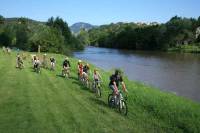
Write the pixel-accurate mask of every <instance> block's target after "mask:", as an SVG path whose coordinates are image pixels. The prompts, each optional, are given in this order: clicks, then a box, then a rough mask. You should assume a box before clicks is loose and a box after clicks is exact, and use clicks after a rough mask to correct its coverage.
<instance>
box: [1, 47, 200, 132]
mask: <svg viewBox="0 0 200 133" xmlns="http://www.w3.org/2000/svg"><path fill="white" fill-rule="evenodd" d="M30 54H32V53H28V52H26V53H25V55H26V56H27V59H26V60H25V61H24V64H25V68H24V69H22V70H18V69H16V68H15V62H16V53H15V52H13V53H11V55H7V54H4V53H3V52H2V50H1V49H0V59H1V60H0V64H1V65H0V75H1V76H0V81H1V84H0V99H1V100H0V132H1V133H4V132H6V133H9V132H10V133H13V132H15V133H27V132H28V133H31V132H37V133H44V132H48V133H55V132H61V133H66V132H68V133H69V132H72V133H74V132H83V133H88V132H95V133H98V132H102V133H103V132H105V133H106V132H109V133H118V132H119V133H121V132H126V133H129V132H130V133H133V132H137V133H145V132H148V133H151V132H152V133H153V132H200V126H199V125H200V113H199V112H200V104H199V103H195V102H192V101H190V100H188V99H185V98H182V97H177V96H175V95H173V94H170V93H164V92H161V91H159V90H157V89H155V88H152V87H148V86H146V85H143V84H141V83H136V82H132V81H128V80H127V79H125V82H126V84H127V88H128V91H129V96H128V107H129V112H128V116H127V117H125V116H122V115H120V114H119V113H118V112H117V111H116V110H114V109H110V108H108V106H107V96H108V94H109V93H110V90H109V89H108V86H107V85H108V82H109V81H108V78H109V75H110V73H109V72H104V71H102V70H101V71H100V73H101V75H102V77H103V84H102V88H103V92H102V94H103V97H102V98H96V97H95V96H94V94H93V93H91V91H89V89H88V88H86V87H84V86H83V85H82V84H80V82H79V81H78V80H77V75H76V64H77V59H75V58H70V62H71V66H72V69H71V78H70V79H64V78H62V77H61V76H60V73H61V64H62V61H63V59H64V58H65V56H63V55H59V54H47V56H48V57H50V56H54V57H55V58H56V71H54V72H52V71H49V70H45V69H42V73H41V74H37V73H35V72H33V70H32V64H31V62H30ZM91 67H92V68H91V69H92V70H93V67H94V66H91Z"/></svg>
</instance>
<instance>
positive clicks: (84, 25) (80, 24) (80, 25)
mask: <svg viewBox="0 0 200 133" xmlns="http://www.w3.org/2000/svg"><path fill="white" fill-rule="evenodd" d="M95 27H97V26H95V25H91V24H89V23H84V22H78V23H75V24H73V25H72V26H70V29H71V31H72V32H73V33H78V32H79V31H80V29H82V28H84V29H86V30H90V29H92V28H95Z"/></svg>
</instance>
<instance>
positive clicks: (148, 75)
mask: <svg viewBox="0 0 200 133" xmlns="http://www.w3.org/2000/svg"><path fill="white" fill-rule="evenodd" d="M74 56H75V57H77V58H79V59H82V60H86V61H88V62H90V63H92V64H95V65H96V66H98V67H101V68H103V69H105V70H110V69H113V68H122V69H123V70H124V72H125V74H126V75H127V76H128V78H129V79H130V80H137V81H140V82H143V83H146V84H149V85H153V86H155V87H157V88H160V89H161V90H163V91H170V92H172V93H175V94H177V95H180V96H184V97H187V98H190V99H192V100H195V101H198V102H200V54H190V53H165V52H146V51H129V50H116V49H108V48H97V47H87V48H85V50H84V51H82V52H75V53H74Z"/></svg>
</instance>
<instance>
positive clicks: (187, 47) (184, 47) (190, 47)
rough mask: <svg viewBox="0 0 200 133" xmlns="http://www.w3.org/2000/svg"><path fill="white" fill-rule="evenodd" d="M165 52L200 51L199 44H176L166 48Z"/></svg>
mask: <svg viewBox="0 0 200 133" xmlns="http://www.w3.org/2000/svg"><path fill="white" fill-rule="evenodd" d="M167 52H181V53H200V46H197V45H181V46H177V47H172V48H168V49H167Z"/></svg>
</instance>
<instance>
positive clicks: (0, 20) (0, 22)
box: [0, 15, 5, 24]
mask: <svg viewBox="0 0 200 133" xmlns="http://www.w3.org/2000/svg"><path fill="white" fill-rule="evenodd" d="M4 22H5V18H4V17H3V16H2V15H0V24H4Z"/></svg>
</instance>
